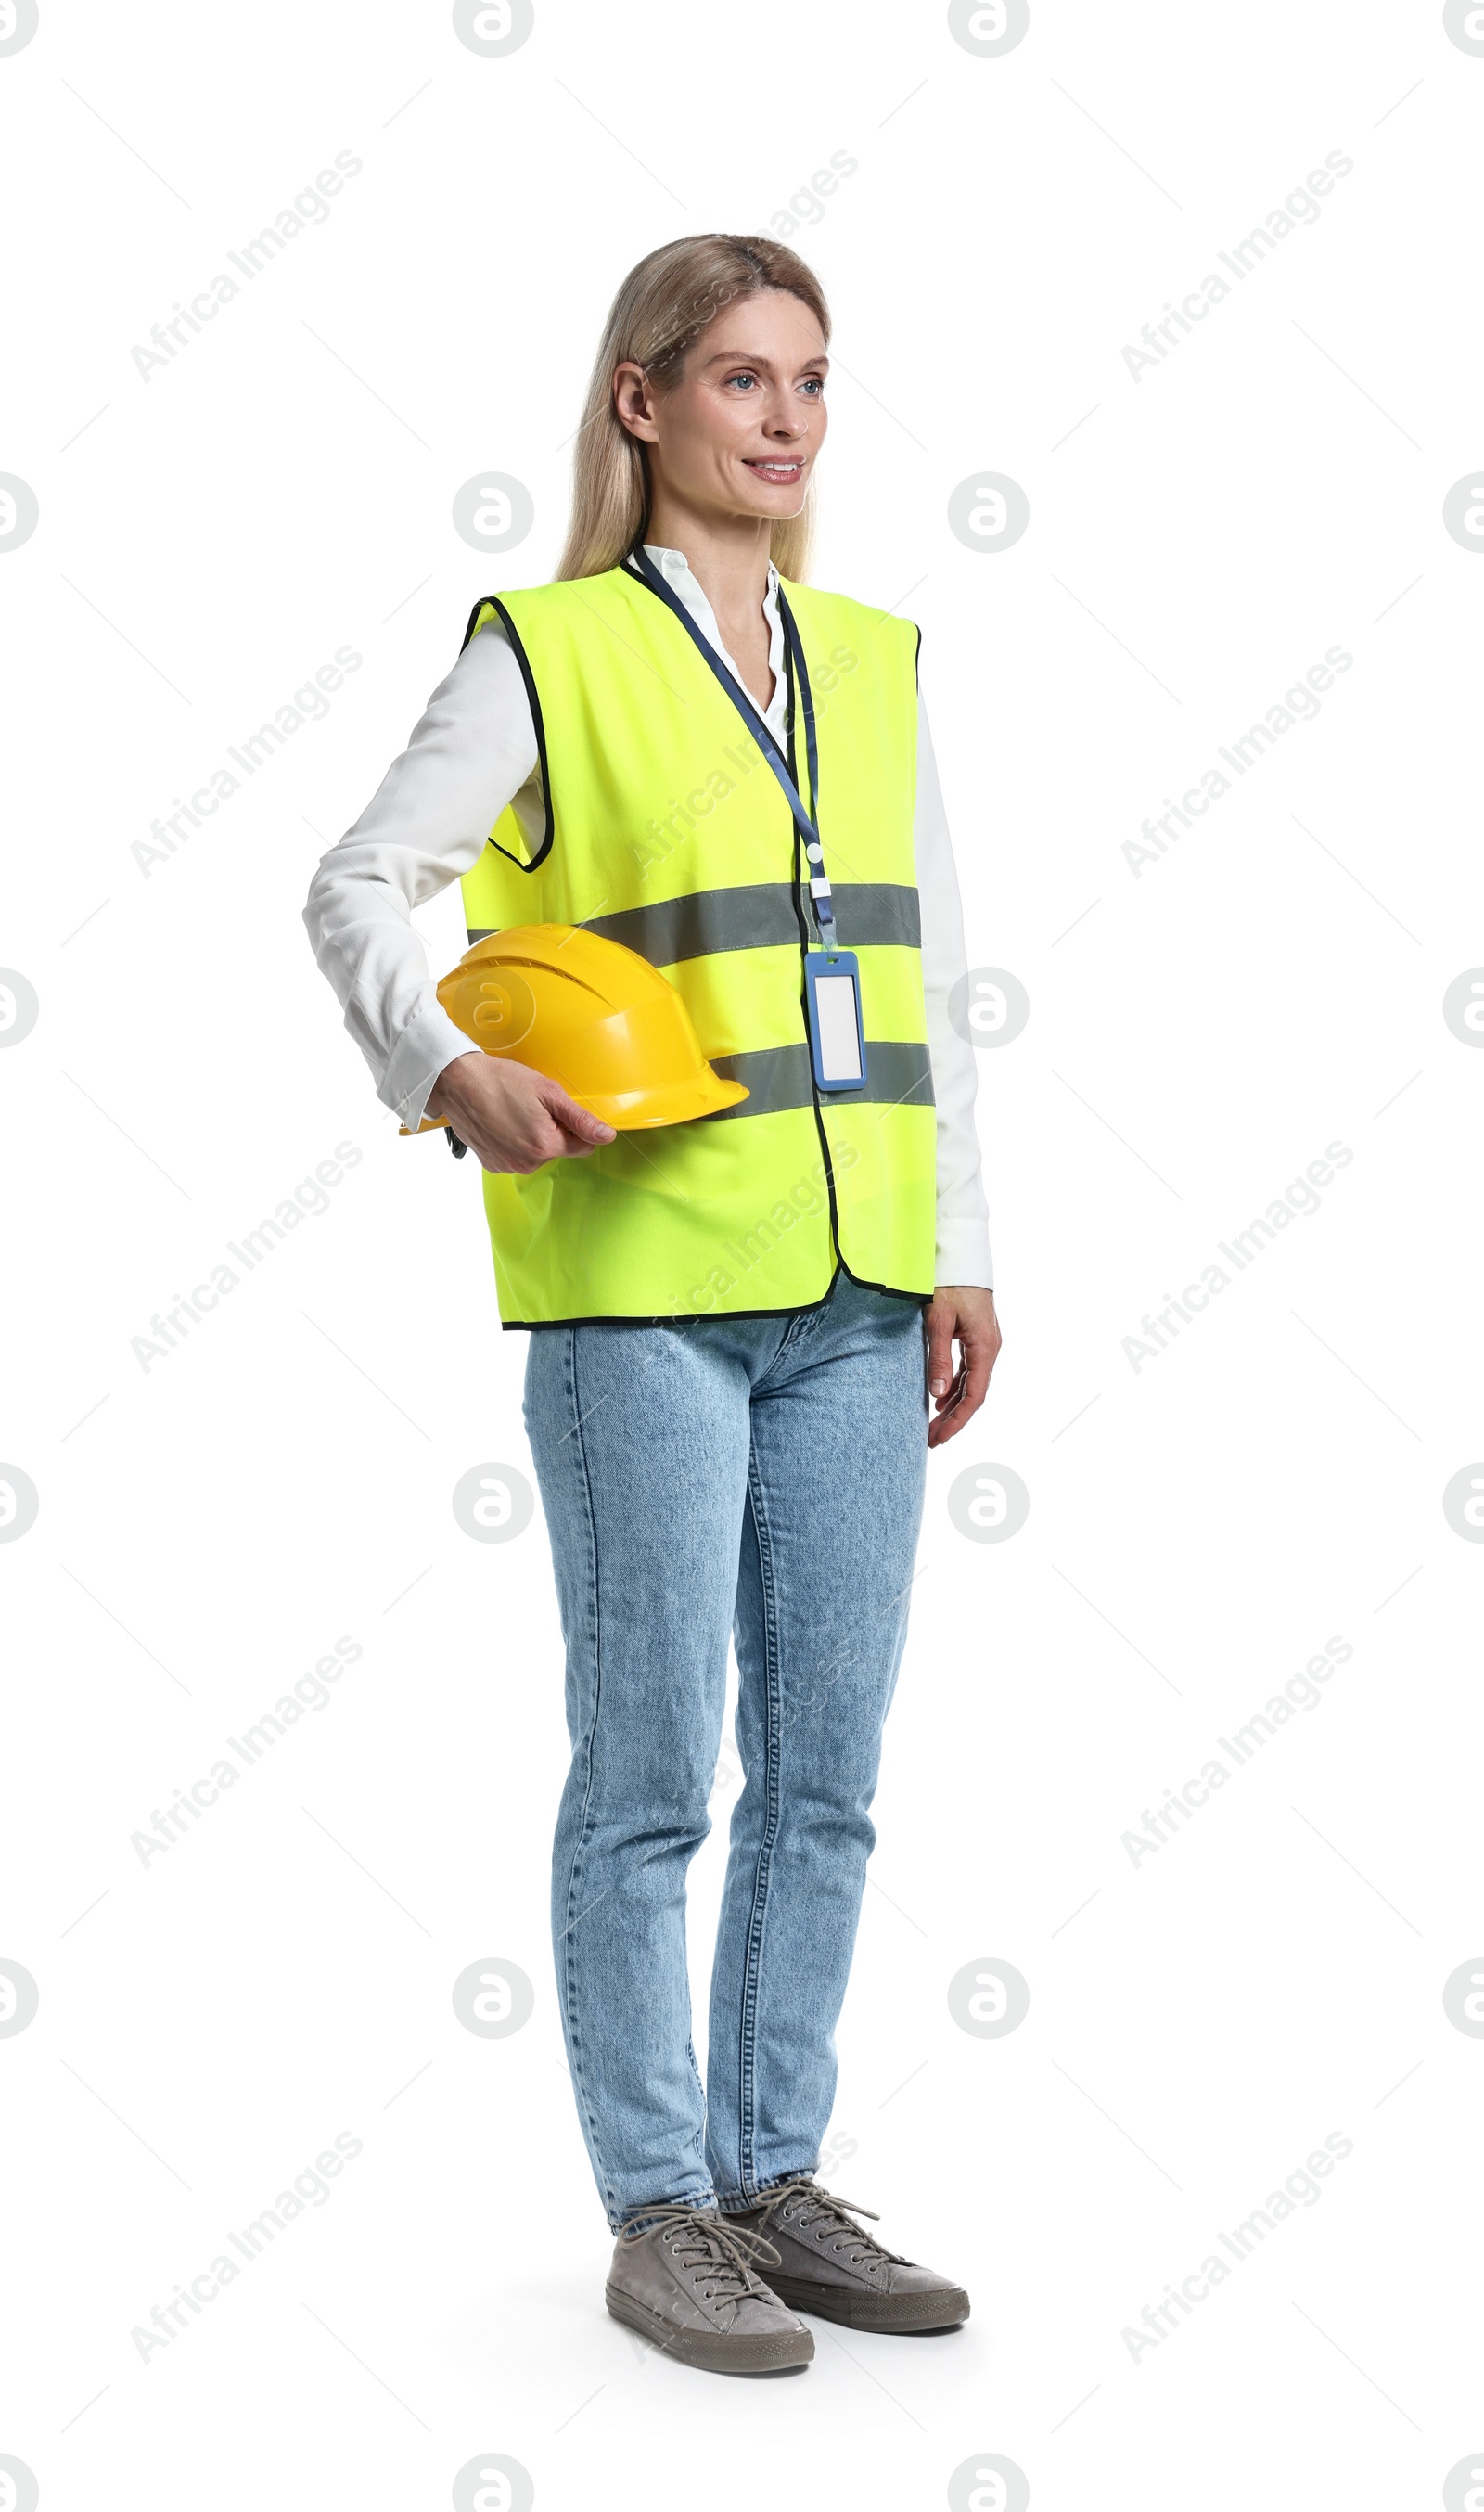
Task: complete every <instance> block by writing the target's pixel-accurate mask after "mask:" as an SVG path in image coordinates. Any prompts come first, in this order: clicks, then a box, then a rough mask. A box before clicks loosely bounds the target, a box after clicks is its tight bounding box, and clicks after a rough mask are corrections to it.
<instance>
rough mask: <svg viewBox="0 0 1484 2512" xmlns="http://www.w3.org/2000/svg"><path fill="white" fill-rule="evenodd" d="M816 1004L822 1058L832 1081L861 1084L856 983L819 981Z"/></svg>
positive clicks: (835, 979) (845, 979)
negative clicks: (856, 1015)
mask: <svg viewBox="0 0 1484 2512" xmlns="http://www.w3.org/2000/svg"><path fill="white" fill-rule="evenodd" d="M814 1001H815V1002H816V1004H817V1005H818V1007H819V1056H820V1062H821V1063H822V1065H823V1066H824V1069H825V1071H826V1073H827V1074H828V1075H829V1077H830V1079H831V1080H832V1081H859V1080H860V1079H861V1078H862V1075H861V1039H860V1030H859V1028H858V1026H857V1024H856V1018H855V979H854V978H853V977H816V979H815V981H814Z"/></svg>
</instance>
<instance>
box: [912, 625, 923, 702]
mask: <svg viewBox="0 0 1484 2512" xmlns="http://www.w3.org/2000/svg"><path fill="white" fill-rule="evenodd" d="M914 624H916V623H914ZM912 677H913V683H914V686H915V687H916V688H917V689H918V692H919V693H920V691H921V687H922V631H921V629H920V628H918V642H917V645H916V646H915V647H914V648H913V656H912Z"/></svg>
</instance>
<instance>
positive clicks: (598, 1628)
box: [563, 1326, 619, 2231]
mask: <svg viewBox="0 0 1484 2512" xmlns="http://www.w3.org/2000/svg"><path fill="white" fill-rule="evenodd" d="M566 1332H567V1348H566V1371H565V1376H566V1393H567V1396H568V1398H569V1400H570V1404H571V1411H572V1428H571V1431H570V1433H568V1436H569V1437H570V1438H571V1439H572V1440H573V1441H574V1443H575V1444H574V1450H573V1453H574V1454H575V1456H576V1458H577V1460H578V1472H579V1473H580V1474H581V1477H582V1496H583V1501H584V1504H585V1507H586V1511H587V1524H588V1560H589V1563H590V1570H589V1582H590V1585H589V1594H588V1610H589V1615H590V1628H591V1631H592V1641H593V1715H592V1720H591V1723H590V1725H589V1728H588V1733H587V1739H586V1751H587V1774H586V1779H587V1786H586V1792H585V1794H584V1796H583V1800H582V1821H581V1824H580V1825H579V1826H578V1831H577V1839H576V1844H575V1846H574V1848H573V1850H572V1865H571V1873H570V1875H569V1877H568V1879H567V1888H566V1930H565V1935H566V1956H565V1959H564V1963H563V1974H564V1979H565V1982H566V2023H567V2032H568V2036H569V2040H570V2045H571V2060H572V2083H573V2086H574V2088H575V2090H576V2092H577V2093H578V2095H579V2097H580V2100H581V2103H582V2112H583V2117H584V2119H585V2120H586V2122H587V2128H588V2137H589V2141H590V2143H591V2146H592V2150H593V2153H594V2154H595V2155H596V2156H599V2157H600V2169H601V2171H602V2174H603V2188H604V2199H605V2209H606V2213H607V2218H608V2222H609V2226H610V2227H611V2228H612V2229H613V2230H614V2231H616V2230H617V2229H618V2222H619V2218H618V2216H617V2214H616V2212H615V2211H616V2209H617V2203H618V2202H617V2199H616V2197H615V2194H614V2191H613V2186H612V2182H611V2180H610V2178H609V2176H608V2171H607V2166H606V2164H605V2163H604V2162H602V2160H601V2152H602V2149H601V2143H600V2139H599V2135H598V2121H597V2117H596V2115H595V2113H594V2109H593V2104H592V2100H591V2099H590V2097H589V2094H588V2089H587V2082H586V2078H585V2076H584V2073H583V2066H582V2041H581V2035H580V2032H579V2030H578V2024H577V1983H576V1979H575V1976H574V1969H573V1943H574V1931H575V1928H576V1926H577V1918H576V1916H575V1915H574V1914H575V1913H576V1910H577V1897H578V1892H579V1889H580V1886H581V1880H582V1854H583V1851H584V1850H585V1849H586V1847H587V1844H588V1839H589V1836H590V1833H591V1829H592V1814H591V1809H592V1803H593V1747H594V1745H595V1744H596V1742H597V1736H598V1712H599V1707H600V1705H601V1702H602V1698H603V1624H602V1616H601V1608H600V1603H599V1599H600V1596H601V1594H602V1585H601V1582H600V1580H599V1576H598V1519H597V1513H596V1511H594V1508H593V1485H592V1474H591V1472H590V1469H589V1465H588V1455H587V1449H586V1446H585V1445H584V1442H583V1437H582V1410H581V1405H580V1403H579V1400H578V1395H577V1329H576V1327H575V1326H569V1327H568V1328H567V1330H566Z"/></svg>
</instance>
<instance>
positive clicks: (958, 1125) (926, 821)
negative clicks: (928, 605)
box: [913, 692, 995, 1290]
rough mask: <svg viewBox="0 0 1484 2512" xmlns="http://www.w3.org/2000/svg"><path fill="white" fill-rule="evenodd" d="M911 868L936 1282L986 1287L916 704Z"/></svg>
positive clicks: (949, 859) (983, 1230)
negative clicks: (931, 1140) (927, 1073)
mask: <svg viewBox="0 0 1484 2512" xmlns="http://www.w3.org/2000/svg"><path fill="white" fill-rule="evenodd" d="M913 839H914V844H915V846H916V851H917V863H918V908H919V910H920V913H921V919H922V992H923V995H924V997H925V999H926V1006H927V1048H928V1055H929V1058H930V1061H931V1064H932V1075H933V1097H934V1099H935V1100H936V1101H937V1107H938V1251H937V1262H936V1267H935V1272H936V1276H937V1279H938V1280H939V1281H940V1282H955V1283H960V1282H961V1283H970V1282H977V1283H979V1284H981V1285H982V1286H983V1288H984V1289H985V1290H990V1289H992V1288H993V1287H994V1281H995V1272H994V1266H993V1264H992V1262H991V1257H990V1218H989V1208H988V1206H987V1204H986V1202H985V1197H984V1185H983V1181H982V1177H981V1162H980V1157H979V1140H978V1136H977V1135H976V1133H975V1130H974V1095H975V1090H976V1088H977V1084H978V1073H977V1069H976V1066H975V1062H974V1050H973V1048H972V1046H971V1045H970V1044H969V1042H968V1040H967V1039H966V1038H961V1037H960V1036H959V1034H958V1032H957V1030H956V1029H955V1027H954V1025H953V1022H952V1021H951V1020H950V1019H949V1016H948V998H949V993H950V990H951V988H952V987H953V986H954V984H955V983H956V981H957V979H958V978H959V977H961V976H963V975H964V974H965V973H966V971H967V968H968V959H967V955H966V953H965V950H964V942H963V908H962V904H961V902H960V900H959V896H958V876H957V871H956V870H955V867H954V849H953V844H952V841H951V840H950V837H949V833H948V815H947V813H946V811H945V810H944V807H943V789H942V787H941V786H940V784H939V782H938V763H937V761H936V759H935V758H934V756H933V746H932V737H931V735H930V733H929V732H928V729H927V709H926V707H925V705H924V703H923V701H922V697H921V695H920V692H919V694H918V803H917V813H916V817H915V820H914V824H913Z"/></svg>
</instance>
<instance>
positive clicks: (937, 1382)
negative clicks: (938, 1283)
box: [927, 1302, 957, 1398]
mask: <svg viewBox="0 0 1484 2512" xmlns="http://www.w3.org/2000/svg"><path fill="white" fill-rule="evenodd" d="M956 1324H957V1313H956V1312H955V1311H954V1310H953V1309H952V1308H948V1307H944V1308H941V1309H940V1308H939V1307H938V1305H937V1303H936V1302H934V1304H933V1306H932V1307H931V1308H930V1309H929V1310H928V1312H927V1385H928V1392H929V1393H930V1394H932V1395H933V1396H934V1397H936V1398H942V1397H944V1396H946V1395H947V1394H948V1393H949V1392H950V1389H951V1385H952V1381H953V1376H954V1327H955V1325H956Z"/></svg>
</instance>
